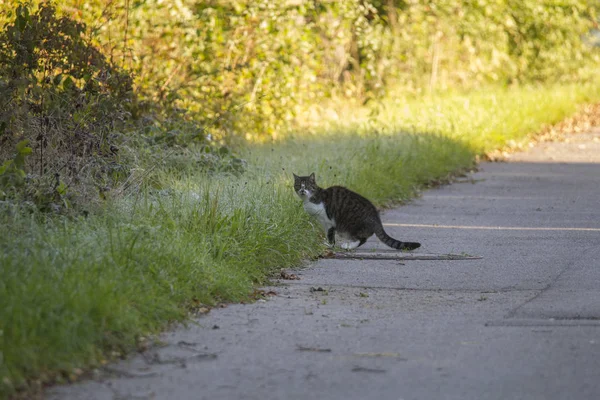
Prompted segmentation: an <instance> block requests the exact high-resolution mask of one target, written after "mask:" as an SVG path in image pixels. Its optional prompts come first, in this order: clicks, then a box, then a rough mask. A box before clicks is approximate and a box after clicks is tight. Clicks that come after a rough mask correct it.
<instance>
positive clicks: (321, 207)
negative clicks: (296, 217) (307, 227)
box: [304, 201, 335, 232]
mask: <svg viewBox="0 0 600 400" xmlns="http://www.w3.org/2000/svg"><path fill="white" fill-rule="evenodd" d="M304 211H306V212H307V213H308V214H309V215H311V216H312V217H314V218H316V219H317V221H319V223H320V224H321V226H322V227H323V229H324V230H325V232H327V231H328V230H329V228H334V227H335V221H333V220H331V219H329V218H328V217H327V212H326V211H325V204H324V203H319V204H315V203H311V202H310V201H304Z"/></svg>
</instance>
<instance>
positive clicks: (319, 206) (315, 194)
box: [294, 173, 421, 250]
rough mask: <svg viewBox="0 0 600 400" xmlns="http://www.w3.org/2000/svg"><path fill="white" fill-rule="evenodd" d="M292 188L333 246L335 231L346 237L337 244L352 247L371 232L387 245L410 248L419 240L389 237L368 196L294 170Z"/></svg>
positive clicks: (416, 244) (359, 244) (347, 247)
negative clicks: (322, 184)
mask: <svg viewBox="0 0 600 400" xmlns="http://www.w3.org/2000/svg"><path fill="white" fill-rule="evenodd" d="M294 190H295V191H296V194H297V195H298V196H300V198H301V199H302V200H303V201H304V209H305V210H306V212H307V213H309V214H310V215H312V216H313V217H315V218H316V219H317V220H318V221H319V223H320V224H321V225H322V226H323V229H324V230H325V232H326V233H327V240H328V241H329V243H330V244H331V245H332V246H333V245H334V244H335V235H336V233H337V235H338V237H340V238H341V239H343V240H346V241H345V242H344V243H342V244H341V246H340V247H342V248H343V249H346V250H350V249H355V248H357V247H358V246H361V245H362V244H363V243H365V242H366V241H367V239H368V238H369V237H371V235H373V234H375V235H376V236H377V238H378V239H379V240H381V241H382V242H383V243H385V244H386V245H387V246H389V247H392V248H394V249H399V250H414V249H416V248H418V247H420V246H421V244H420V243H414V242H401V241H399V240H396V239H394V238H392V237H390V236H389V235H388V234H387V233H386V232H385V230H384V229H383V225H382V224H381V219H380V218H379V213H378V212H377V209H376V208H375V206H374V205H373V203H371V202H370V201H369V200H367V199H365V198H364V197H362V196H361V195H359V194H358V193H354V192H353V191H351V190H349V189H346V188H345V187H342V186H332V187H330V188H327V189H322V188H320V187H319V186H317V182H316V181H315V174H314V173H312V174H310V176H297V175H296V174H294Z"/></svg>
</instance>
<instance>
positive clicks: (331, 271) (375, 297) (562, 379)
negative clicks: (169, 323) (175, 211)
mask: <svg viewBox="0 0 600 400" xmlns="http://www.w3.org/2000/svg"><path fill="white" fill-rule="evenodd" d="M383 219H384V222H385V223H386V224H387V226H386V229H387V230H388V232H389V233H390V234H391V235H392V236H394V237H397V238H399V239H401V240H410V241H420V242H422V243H423V247H422V248H421V249H419V250H418V251H417V253H419V252H421V253H434V254H444V253H457V254H464V253H466V254H471V255H478V256H481V257H483V258H482V259H481V260H462V261H460V260H452V261H402V262H401V263H400V262H398V261H373V260H334V259H323V260H320V261H319V262H317V263H315V264H312V265H310V266H309V267H308V268H306V269H303V270H301V271H293V272H294V273H296V274H297V275H298V276H300V278H301V279H300V280H293V281H282V286H277V287H275V288H273V290H274V291H275V292H276V293H277V295H276V296H272V297H269V300H267V301H259V302H257V303H255V304H251V305H230V306H228V307H226V308H223V309H215V310H213V311H211V312H210V313H209V314H208V315H206V316H204V317H201V318H199V319H198V321H197V322H198V324H197V325H191V326H189V327H188V328H181V329H179V330H177V331H174V332H170V333H167V334H165V335H164V337H163V340H164V343H165V345H164V346H163V347H160V348H155V349H152V350H149V351H147V352H146V353H145V354H144V355H138V356H135V357H133V358H131V359H130V360H127V361H123V362H121V363H119V364H115V365H111V366H109V367H108V368H107V369H106V370H103V371H101V372H100V373H99V374H98V376H97V378H96V379H95V380H91V381H87V382H83V383H80V384H76V385H71V386H61V387H55V388H53V389H51V390H49V391H48V392H47V397H48V398H49V399H53V400H55V399H69V400H74V399H81V400H100V399H111V400H124V399H169V400H179V399H182V400H187V399H190V400H191V399H194V400H196V399H211V400H218V399H260V400H269V399H393V400H413V399H415V400H417V399H418V400H422V399H424V400H428V399H436V400H437V399H460V400H469V399H473V400H482V399H484V400H485V399H499V400H500V399H502V400H505V399H544V400H548V399H557V400H558V399H560V400H564V399H577V400H580V399H590V400H591V399H594V400H595V399H600V131H594V132H591V133H587V134H581V135H577V136H573V137H571V139H570V141H569V142H568V143H553V144H540V145H538V146H537V147H535V148H533V149H531V150H530V151H529V152H527V153H521V154H517V155H514V156H513V157H512V158H511V162H509V163H484V164H482V165H481V168H480V171H479V172H477V173H474V174H471V175H470V176H468V177H467V178H464V179H463V180H462V182H459V183H455V184H453V185H450V186H445V187H441V188H438V189H435V190H430V191H427V192H425V193H424V194H423V196H422V197H421V198H420V199H418V200H416V201H415V202H414V203H412V204H411V205H408V206H404V207H400V208H397V209H394V210H390V211H387V212H385V213H384V214H383ZM365 246H368V247H369V248H383V247H382V245H380V244H379V243H377V241H376V239H372V240H371V241H369V242H368V243H367V244H366V245H365ZM319 288H320V289H322V290H319Z"/></svg>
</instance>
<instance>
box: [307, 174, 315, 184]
mask: <svg viewBox="0 0 600 400" xmlns="http://www.w3.org/2000/svg"><path fill="white" fill-rule="evenodd" d="M308 178H309V179H310V180H311V181H312V182H314V181H315V173H314V172H313V173H312V174H310V176H309V177H308Z"/></svg>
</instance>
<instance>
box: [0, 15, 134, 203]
mask: <svg viewBox="0 0 600 400" xmlns="http://www.w3.org/2000/svg"><path fill="white" fill-rule="evenodd" d="M84 33H85V25H83V24H81V23H78V22H74V21H73V20H71V19H69V18H66V17H58V16H57V15H56V12H55V9H54V8H53V7H52V6H51V5H48V4H43V5H41V6H40V7H39V8H38V9H37V10H35V11H33V12H32V11H31V8H30V7H29V6H27V5H19V6H18V7H17V8H16V9H15V13H14V16H13V18H12V19H11V20H9V21H8V22H7V23H6V24H5V26H4V27H3V30H2V31H0V43H1V45H0V98H2V102H0V126H1V127H2V130H1V132H0V160H7V159H9V158H10V152H11V151H12V149H13V148H14V146H15V145H16V146H17V150H18V154H21V152H20V150H19V146H22V145H21V144H22V143H24V141H27V143H29V146H30V147H28V149H29V150H28V152H29V153H31V156H30V157H28V158H27V159H26V160H25V159H24V158H23V159H20V161H22V162H21V165H20V166H18V167H17V166H16V160H15V168H18V169H19V170H20V171H21V172H27V173H28V174H29V179H27V181H26V182H25V181H24V180H23V179H21V180H19V181H18V182H14V183H19V186H21V187H25V188H26V189H27V193H29V194H31V193H37V195H36V196H34V198H33V199H32V200H35V201H36V202H37V201H38V200H39V201H41V203H44V204H45V203H48V202H49V201H50V200H51V199H45V198H44V196H43V195H40V194H41V193H43V192H44V189H43V187H44V186H51V187H54V188H55V189H56V190H59V191H60V192H63V193H65V185H66V183H65V180H67V181H69V182H75V183H76V182H77V181H79V180H85V179H86V178H87V177H96V178H98V176H107V175H108V174H110V173H111V172H112V171H113V170H114V169H115V168H118V164H117V163H116V162H117V151H118V148H117V147H116V146H115V138H116V137H117V135H116V130H117V129H118V128H119V127H120V126H122V124H120V123H122V122H123V121H124V120H125V119H126V118H127V117H128V111H127V108H128V104H129V103H130V102H131V101H132V100H133V97H132V95H131V88H132V81H131V78H130V77H129V76H128V75H127V74H125V73H123V72H121V71H120V70H119V69H118V68H117V67H115V66H114V65H113V64H111V63H110V62H109V61H108V60H107V59H106V57H105V56H103V55H102V54H101V53H100V52H99V51H98V50H97V49H96V48H95V47H93V46H91V45H90V44H89V41H88V40H87V39H85V37H84V36H83V35H84ZM17 143H21V144H17ZM60 177H62V178H63V181H62V182H59V180H60ZM55 182H56V183H55ZM24 183H26V184H25V185H24ZM5 184H8V182H7V181H6V182H5ZM14 188H16V186H14ZM52 192H55V190H53V191H52ZM27 193H25V194H27ZM25 198H26V199H27V196H25ZM62 205H66V203H64V202H63V204H62Z"/></svg>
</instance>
